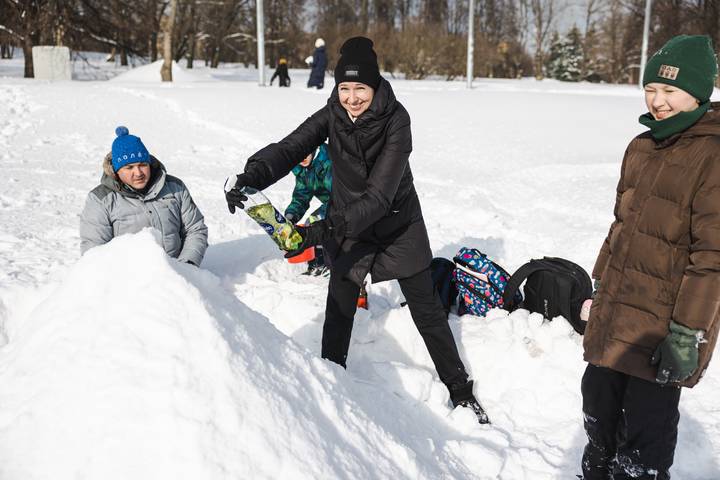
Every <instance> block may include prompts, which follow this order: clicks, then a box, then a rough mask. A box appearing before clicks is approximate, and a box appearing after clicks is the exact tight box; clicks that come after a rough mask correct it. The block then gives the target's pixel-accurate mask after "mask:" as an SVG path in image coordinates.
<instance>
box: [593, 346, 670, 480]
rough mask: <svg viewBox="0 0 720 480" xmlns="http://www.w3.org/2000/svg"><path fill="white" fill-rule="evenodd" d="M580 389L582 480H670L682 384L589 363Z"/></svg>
mask: <svg viewBox="0 0 720 480" xmlns="http://www.w3.org/2000/svg"><path fill="white" fill-rule="evenodd" d="M648 361H649V360H648ZM581 389H582V397H583V415H584V418H585V421H584V425H585V433H587V437H588V443H587V446H586V447H585V451H584V452H583V459H582V470H583V478H584V480H609V479H610V480H625V479H631V478H632V479H637V480H649V479H653V480H655V479H656V480H667V479H669V478H670V466H671V465H672V463H673V457H674V455H675V445H676V443H677V431H678V430H677V426H678V421H679V420H680V413H679V412H678V404H679V403H680V387H675V386H663V385H659V384H657V383H653V382H649V381H647V380H642V379H640V378H637V377H632V376H630V375H626V374H624V373H620V372H618V371H615V370H611V369H609V368H604V367H597V366H595V365H591V364H588V366H587V369H585V375H583V378H582V387H581Z"/></svg>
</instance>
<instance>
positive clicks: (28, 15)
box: [0, 0, 45, 78]
mask: <svg viewBox="0 0 720 480" xmlns="http://www.w3.org/2000/svg"><path fill="white" fill-rule="evenodd" d="M44 4H45V2H43V1H42V0H0V5H4V6H3V8H2V10H3V11H4V12H6V13H5V14H4V15H3V17H4V20H3V23H2V24H0V30H2V31H4V32H5V33H7V34H9V35H10V36H11V37H13V38H14V39H15V40H16V41H17V42H18V43H20V45H22V50H23V55H24V56H25V73H24V76H25V78H33V77H34V76H35V74H34V72H35V70H34V68H33V59H32V47H33V46H35V45H38V43H39V42H40V32H41V28H42V24H41V11H42V7H44V6H45V5H44Z"/></svg>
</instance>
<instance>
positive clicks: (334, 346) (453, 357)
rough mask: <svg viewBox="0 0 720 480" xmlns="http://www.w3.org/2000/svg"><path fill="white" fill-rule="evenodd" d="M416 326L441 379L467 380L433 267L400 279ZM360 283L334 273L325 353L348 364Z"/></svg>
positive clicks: (325, 327) (448, 381) (451, 381)
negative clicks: (434, 284) (431, 271)
mask: <svg viewBox="0 0 720 480" xmlns="http://www.w3.org/2000/svg"><path fill="white" fill-rule="evenodd" d="M398 282H399V283H400V289H401V290H402V293H403V295H404V296H405V300H406V301H407V305H408V307H410V315H412V319H413V321H414V322H415V326H416V327H417V329H418V331H419V332H420V336H422V339H423V341H424V342H425V346H426V347H427V349H428V352H429V353H430V358H432V361H433V363H434V364H435V369H436V370H437V372H438V375H439V376H440V380H441V381H442V382H443V383H444V384H445V385H447V386H448V387H449V386H450V385H458V384H465V383H466V382H467V378H468V375H467V373H466V372H465V366H464V365H463V363H462V360H461V359H460V354H459V353H458V349H457V345H456V344H455V339H454V338H453V334H452V331H451V330H450V326H449V325H448V322H447V316H446V315H445V310H443V306H442V303H441V301H440V297H439V296H438V294H437V292H436V291H435V289H434V288H433V283H432V279H431V278H430V269H429V268H428V269H426V270H423V271H422V272H420V273H418V274H415V275H413V276H412V277H409V278H404V279H401V280H398ZM359 292H360V287H359V286H358V285H357V284H355V283H354V282H352V281H350V280H345V279H342V278H341V276H340V275H334V274H333V273H331V274H330V285H329V287H328V298H327V307H326V309H325V324H324V325H323V337H322V357H323V358H327V359H328V360H332V361H333V362H335V363H337V364H340V365H342V366H343V367H345V361H346V359H347V354H348V348H349V347H350V334H351V333H352V327H353V319H354V317H355V311H356V310H357V299H358V295H359Z"/></svg>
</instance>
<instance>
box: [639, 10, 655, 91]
mask: <svg viewBox="0 0 720 480" xmlns="http://www.w3.org/2000/svg"><path fill="white" fill-rule="evenodd" d="M651 9H652V0H645V21H644V22H643V40H642V51H641V52H640V74H639V75H638V83H639V85H640V88H642V86H643V85H642V81H643V72H644V71H645V65H647V50H648V38H649V36H650V11H651Z"/></svg>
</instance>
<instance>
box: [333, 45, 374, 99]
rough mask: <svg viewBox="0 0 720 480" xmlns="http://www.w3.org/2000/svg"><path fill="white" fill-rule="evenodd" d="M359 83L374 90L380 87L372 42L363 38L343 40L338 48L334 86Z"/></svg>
mask: <svg viewBox="0 0 720 480" xmlns="http://www.w3.org/2000/svg"><path fill="white" fill-rule="evenodd" d="M342 82H360V83H364V84H365V85H369V86H371V87H372V88H373V89H374V90H377V88H378V87H379V86H380V69H379V68H378V63H377V55H376V54H375V51H374V50H373V42H372V40H370V39H369V38H365V37H353V38H350V39H348V40H345V43H343V45H342V47H340V59H339V60H338V63H337V66H336V67H335V84H336V85H337V84H340V83H342Z"/></svg>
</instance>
